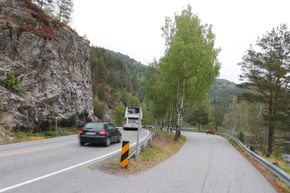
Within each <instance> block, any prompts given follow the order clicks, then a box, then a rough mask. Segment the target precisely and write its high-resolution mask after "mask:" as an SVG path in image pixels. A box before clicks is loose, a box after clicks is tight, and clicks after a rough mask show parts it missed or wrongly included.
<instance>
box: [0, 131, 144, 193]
mask: <svg viewBox="0 0 290 193" xmlns="http://www.w3.org/2000/svg"><path fill="white" fill-rule="evenodd" d="M146 132H147V134H146V136H145V137H143V138H142V139H141V140H140V142H142V141H144V140H145V139H146V138H147V137H148V135H149V131H147V130H146ZM136 143H137V142H134V143H133V144H132V145H131V147H132V146H134V145H135V144H136ZM120 151H121V148H120V149H118V150H115V151H112V152H110V153H108V154H105V155H101V156H99V157H96V158H93V159H90V160H88V161H84V162H81V163H79V164H76V165H73V166H70V167H67V168H64V169H62V170H58V171H55V172H52V173H49V174H46V175H43V176H40V177H38V178H34V179H32V180H28V181H25V182H21V183H19V184H15V185H12V186H8V187H6V188H3V189H0V193H2V192H6V191H8V190H12V189H15V188H18V187H21V186H24V185H27V184H31V183H33V182H36V181H39V180H43V179H45V178H48V177H51V176H54V175H57V174H60V173H63V172H66V171H68V170H72V169H74V168H77V167H80V166H83V165H86V164H88V163H90V162H93V161H98V160H100V159H103V158H106V157H109V156H111V155H114V154H117V153H118V152H120Z"/></svg>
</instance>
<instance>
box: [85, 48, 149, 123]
mask: <svg viewBox="0 0 290 193" xmlns="http://www.w3.org/2000/svg"><path fill="white" fill-rule="evenodd" d="M90 65H91V73H92V74H91V76H92V88H93V95H94V98H97V102H94V109H95V113H97V112H98V115H96V116H98V117H99V118H100V117H103V116H102V114H104V113H105V108H103V105H101V106H100V104H107V107H108V108H109V109H112V110H114V109H115V107H116V105H117V104H120V103H123V105H125V106H139V105H140V104H141V100H142V93H141V86H140V85H141V79H143V74H144V73H143V72H142V71H143V70H144V69H145V66H144V65H141V64H140V63H138V62H136V61H135V60H133V59H131V58H129V57H128V56H125V55H122V54H120V53H115V52H113V51H110V50H106V49H104V48H99V47H91V48H90ZM140 66H141V67H140ZM143 68H144V69H143ZM139 70H140V71H139ZM137 72H138V73H137ZM136 74H137V75H136ZM101 119H102V118H101ZM122 120H123V117H122Z"/></svg>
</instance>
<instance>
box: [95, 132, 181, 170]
mask: <svg viewBox="0 0 290 193" xmlns="http://www.w3.org/2000/svg"><path fill="white" fill-rule="evenodd" d="M173 138H174V133H169V132H167V131H158V132H157V133H156V135H155V137H154V139H153V140H152V143H151V144H150V145H148V146H147V147H145V148H144V150H143V151H142V152H141V153H140V155H139V160H138V161H136V160H135V159H134V158H131V159H130V160H129V164H128V166H127V168H121V167H120V166H119V161H120V156H118V157H114V158H111V159H109V160H105V161H104V162H102V163H101V164H97V165H91V166H90V168H91V169H92V170H95V169H100V170H102V171H104V172H106V173H111V174H117V175H128V174H135V173H138V172H142V171H145V170H147V169H149V168H151V167H153V166H155V165H157V164H159V163H160V162H162V161H164V160H166V159H168V158H169V157H171V156H172V155H174V154H175V153H176V152H177V151H178V150H179V149H180V148H181V147H182V145H183V144H184V142H185V141H186V137H185V136H181V137H180V138H179V141H178V142H175V141H173Z"/></svg>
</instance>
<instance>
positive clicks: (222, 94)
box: [209, 79, 246, 113]
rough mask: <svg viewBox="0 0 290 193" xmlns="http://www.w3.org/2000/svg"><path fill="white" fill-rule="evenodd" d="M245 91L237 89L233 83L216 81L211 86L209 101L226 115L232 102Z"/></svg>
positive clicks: (222, 80) (221, 80)
mask: <svg viewBox="0 0 290 193" xmlns="http://www.w3.org/2000/svg"><path fill="white" fill-rule="evenodd" d="M245 92H246V91H245V90H243V89H241V88H239V87H238V86H237V85H236V84H235V83H233V82H230V81H228V80H224V79H216V80H215V81H214V83H213V85H212V86H211V89H210V93H209V99H210V104H211V105H212V106H214V107H217V106H218V107H219V108H220V109H221V110H222V112H224V113H226V112H227V111H228V110H229V108H230V105H231V104H232V103H233V102H234V100H235V99H236V98H237V97H238V96H239V95H240V94H242V93H245Z"/></svg>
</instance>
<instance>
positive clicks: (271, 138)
mask: <svg viewBox="0 0 290 193" xmlns="http://www.w3.org/2000/svg"><path fill="white" fill-rule="evenodd" d="M273 135H274V129H273V127H272V126H269V133H268V150H267V157H269V156H270V155H271V154H272V150H273Z"/></svg>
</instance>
